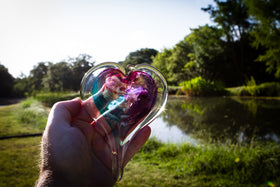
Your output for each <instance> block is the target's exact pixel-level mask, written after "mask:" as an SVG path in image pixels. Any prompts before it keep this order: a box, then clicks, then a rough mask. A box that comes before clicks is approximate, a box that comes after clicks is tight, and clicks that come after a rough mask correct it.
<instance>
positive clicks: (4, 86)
mask: <svg viewBox="0 0 280 187" xmlns="http://www.w3.org/2000/svg"><path fill="white" fill-rule="evenodd" d="M0 79H1V82H0V90H1V92H0V97H11V96H12V95H13V84H14V78H13V76H12V75H11V74H10V73H9V71H8V69H7V68H6V67H5V66H4V65H2V64H0Z"/></svg>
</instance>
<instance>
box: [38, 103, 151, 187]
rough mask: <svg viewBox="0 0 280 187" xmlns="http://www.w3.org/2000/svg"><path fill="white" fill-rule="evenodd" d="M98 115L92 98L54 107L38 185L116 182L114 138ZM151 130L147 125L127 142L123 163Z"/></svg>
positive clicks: (46, 133)
mask: <svg viewBox="0 0 280 187" xmlns="http://www.w3.org/2000/svg"><path fill="white" fill-rule="evenodd" d="M88 107H91V109H92V110H91V113H90V114H89V113H88V112H87V111H86V110H85V109H86V108H88ZM98 115H99V112H98V110H97V109H96V108H95V105H94V103H93V101H92V99H88V100H86V101H81V100H80V99H79V98H77V99H74V100H69V101H63V102H59V103H56V104H55V105H54V106H53V107H52V109H51V111H50V114H49V118H48V122H47V126H46V129H45V131H44V134H43V137H42V143H41V165H40V177H39V179H38V181H37V184H36V186H113V185H114V184H115V182H116V179H115V178H114V177H113V175H112V169H111V168H112V157H111V155H112V151H111V149H110V146H109V143H110V142H109V141H111V140H110V138H108V136H104V130H103V129H102V127H101V126H102V124H103V122H104V119H102V117H101V118H98V121H93V120H92V117H94V116H98ZM91 116H92V117H91ZM104 123H105V122H104ZM107 133H108V132H107ZM150 133H151V129H150V127H149V126H145V127H144V128H142V129H141V130H140V131H139V132H138V133H137V134H136V135H135V136H134V137H133V139H132V140H131V141H130V142H129V143H128V145H127V147H125V148H126V149H127V152H126V155H125V157H124V160H123V163H124V166H125V165H126V164H127V163H128V161H129V160H130V159H131V158H132V157H133V156H134V155H135V153H136V152H137V151H138V150H139V149H140V148H141V147H142V146H143V145H144V143H145V142H146V141H147V139H148V138H149V136H150ZM109 137H110V136H109Z"/></svg>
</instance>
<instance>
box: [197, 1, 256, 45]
mask: <svg viewBox="0 0 280 187" xmlns="http://www.w3.org/2000/svg"><path fill="white" fill-rule="evenodd" d="M214 2H215V3H216V6H215V7H214V6H213V5H208V7H207V8H202V10H204V11H206V12H208V13H209V14H210V17H211V18H212V19H213V21H214V22H216V23H217V24H218V26H220V27H221V29H222V30H223V32H224V33H225V35H226V40H227V41H228V42H233V41H235V40H240V39H241V38H242V37H243V36H244V34H246V33H248V31H250V30H251V29H252V26H253V25H252V23H253V20H252V19H251V17H250V16H249V14H248V7H247V6H246V4H245V2H244V0H226V1H224V0H214Z"/></svg>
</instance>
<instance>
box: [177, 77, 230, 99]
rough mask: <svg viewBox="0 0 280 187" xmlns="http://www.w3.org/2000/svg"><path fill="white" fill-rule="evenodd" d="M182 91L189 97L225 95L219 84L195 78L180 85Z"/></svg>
mask: <svg viewBox="0 0 280 187" xmlns="http://www.w3.org/2000/svg"><path fill="white" fill-rule="evenodd" d="M180 86H182V87H183V88H182V90H183V91H184V92H185V93H186V95H189V96H215V95H223V94H226V91H225V89H224V86H223V84H222V83H221V82H211V81H208V80H206V79H203V78H202V77H200V76H199V77H196V78H193V79H191V80H189V81H184V82H182V83H181V84H180Z"/></svg>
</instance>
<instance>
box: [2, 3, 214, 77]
mask: <svg viewBox="0 0 280 187" xmlns="http://www.w3.org/2000/svg"><path fill="white" fill-rule="evenodd" d="M212 3H213V1H212V0H142V1H141V0H119V1H117V0H115V1H113V0H99V1H96V0H24V1H22V0H8V1H5V0H0V25H1V29H0V63H1V64H3V65H5V66H6V67H7V68H8V69H9V72H10V73H11V74H12V75H13V76H14V77H17V76H19V75H20V73H21V72H22V73H24V74H25V75H28V74H29V72H30V70H31V69H32V68H33V66H34V65H36V64H37V63H38V62H45V61H51V62H59V61H62V60H64V59H67V58H68V57H76V56H78V55H79V54H89V55H91V56H92V59H93V60H94V61H96V62H97V63H101V62H104V61H114V62H118V61H122V60H124V59H125V57H126V56H127V55H128V54H129V52H132V51H136V50H138V49H141V48H146V47H147V48H154V49H156V50H158V51H161V50H162V49H164V48H171V47H173V46H174V45H175V44H176V43H178V42H179V41H180V40H182V39H183V38H184V37H185V36H186V35H188V34H189V33H190V28H197V27H198V26H199V25H205V24H207V23H208V24H211V22H210V17H209V14H208V13H205V12H203V11H202V10H201V7H207V6H208V4H212Z"/></svg>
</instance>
